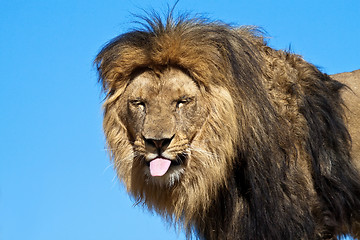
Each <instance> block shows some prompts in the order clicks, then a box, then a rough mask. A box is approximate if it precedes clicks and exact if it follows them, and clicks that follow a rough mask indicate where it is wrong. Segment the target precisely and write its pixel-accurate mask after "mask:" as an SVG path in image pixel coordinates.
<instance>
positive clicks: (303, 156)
mask: <svg viewBox="0 0 360 240" xmlns="http://www.w3.org/2000/svg"><path fill="white" fill-rule="evenodd" d="M146 20H147V25H146V27H145V28H144V29H138V30H134V31H131V32H128V33H125V34H122V35H120V36H118V37H116V38H115V39H113V40H112V41H111V42H110V43H108V44H107V45H106V46H105V47H104V48H103V49H102V51H101V52H100V53H99V55H98V56H97V58H96V60H95V63H96V65H97V67H98V71H99V76H100V79H101V81H102V84H103V88H104V90H105V92H106V94H107V96H106V101H105V103H104V131H105V135H106V139H107V143H108V145H109V148H110V150H111V151H110V152H111V157H112V158H113V159H114V163H115V167H116V170H117V172H118V175H119V178H120V179H121V180H122V181H123V182H124V184H125V186H126V187H127V190H128V191H129V192H130V193H131V194H132V196H133V197H134V198H135V199H136V200H137V201H138V202H140V203H145V204H146V205H147V206H148V208H149V209H150V210H155V211H156V212H158V213H159V214H161V215H162V216H164V217H166V218H167V220H170V221H171V220H172V221H175V222H179V223H182V225H183V226H184V227H185V228H186V229H187V230H188V233H190V232H192V231H193V230H194V231H195V232H196V233H197V234H198V236H199V237H200V238H204V239H332V238H335V237H336V235H339V234H340V235H341V234H345V233H349V232H350V233H352V234H353V235H354V236H359V232H356V231H358V230H356V229H354V228H353V226H352V223H353V222H355V221H359V220H360V176H359V173H358V172H357V171H356V170H355V168H354V166H353V163H352V160H351V157H350V149H351V140H350V136H349V134H348V131H347V129H346V126H345V125H344V122H343V114H344V110H343V102H342V99H341V97H340V91H341V90H342V89H344V85H343V84H341V83H340V82H338V81H335V80H333V79H331V78H330V77H329V76H328V75H326V74H323V73H321V72H320V71H319V70H318V69H317V68H316V67H314V66H313V65H311V64H309V63H307V62H306V61H304V60H303V59H302V58H301V57H300V56H298V55H294V54H291V53H288V52H284V51H276V50H273V49H272V48H270V47H268V46H267V44H266V43H265V42H264V40H263V38H262V37H261V36H260V34H259V32H258V31H257V30H256V29H253V28H249V27H242V28H233V27H231V26H228V25H226V24H223V23H219V22H211V21H208V20H204V19H194V18H186V17H180V18H179V19H176V20H174V19H173V18H172V17H171V16H169V17H168V19H167V20H166V21H165V22H162V20H161V19H160V18H159V17H152V18H149V19H146ZM164 66H172V67H176V68H179V69H182V70H183V71H184V72H186V74H188V75H189V76H191V77H192V78H193V79H194V81H195V82H196V83H197V85H198V86H199V88H200V89H202V91H203V93H204V95H205V96H206V98H207V99H208V102H207V103H206V104H207V107H208V108H209V109H211V112H210V113H209V117H208V119H207V122H206V123H204V127H203V128H202V129H201V131H200V130H199V133H198V134H200V135H201V134H202V135H203V136H206V139H207V141H203V145H202V146H199V147H200V148H201V149H202V150H203V151H202V152H197V153H194V154H193V155H192V157H194V158H197V161H192V163H193V164H194V165H192V166H188V168H187V170H186V172H185V173H184V176H183V180H180V181H179V183H178V184H176V185H174V186H172V187H167V186H157V185H151V184H148V182H146V180H144V179H143V178H142V177H141V176H139V174H138V172H137V171H136V168H137V165H136V164H137V161H135V160H134V161H133V159H136V157H137V156H136V155H134V153H133V147H132V143H131V141H130V140H129V137H128V132H127V128H126V126H125V125H124V123H123V118H125V117H126V116H124V115H126V114H125V113H124V111H123V106H122V103H119V101H118V99H119V97H120V96H121V94H122V93H123V92H124V90H125V88H126V86H127V84H128V83H129V82H130V81H131V79H132V78H133V77H134V74H137V72H138V71H139V69H145V68H149V69H156V68H159V67H164ZM214 89H223V91H214ZM352 228H353V230H351V229H352ZM356 234H357V235H356Z"/></svg>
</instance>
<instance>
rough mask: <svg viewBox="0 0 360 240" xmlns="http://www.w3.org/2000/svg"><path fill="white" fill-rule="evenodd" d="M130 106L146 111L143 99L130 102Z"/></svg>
mask: <svg viewBox="0 0 360 240" xmlns="http://www.w3.org/2000/svg"><path fill="white" fill-rule="evenodd" d="M130 104H131V105H132V106H134V107H137V108H140V109H145V101H143V100H141V99H135V100H130Z"/></svg>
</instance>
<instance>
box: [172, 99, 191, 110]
mask: <svg viewBox="0 0 360 240" xmlns="http://www.w3.org/2000/svg"><path fill="white" fill-rule="evenodd" d="M191 101H192V98H191V97H182V98H180V99H179V100H177V101H176V107H177V108H181V107H182V106H184V105H186V104H188V103H190V102H191Z"/></svg>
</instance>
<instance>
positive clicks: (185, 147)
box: [104, 67, 238, 217]
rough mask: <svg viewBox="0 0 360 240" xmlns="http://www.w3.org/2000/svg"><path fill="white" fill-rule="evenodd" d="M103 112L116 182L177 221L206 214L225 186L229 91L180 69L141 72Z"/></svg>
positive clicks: (232, 132) (232, 133)
mask: <svg viewBox="0 0 360 240" xmlns="http://www.w3.org/2000/svg"><path fill="white" fill-rule="evenodd" d="M124 82H125V81H124ZM120 83H122V82H120ZM104 110H105V114H104V130H105V135H106V139H107V143H108V146H109V148H110V152H111V154H112V157H113V159H114V165H115V168H116V170H117V173H118V176H119V178H120V179H121V180H122V181H123V182H124V184H125V186H126V188H127V190H128V191H129V192H130V193H131V194H132V195H133V196H134V197H135V198H136V199H138V201H140V202H145V203H146V204H147V206H148V207H149V208H150V209H154V208H155V210H156V211H158V212H159V213H163V212H171V213H173V214H174V215H175V216H178V217H179V216H182V215H183V213H184V211H186V212H189V213H190V212H194V211H196V209H199V208H206V207H207V204H209V201H208V200H207V199H209V198H210V196H211V195H214V194H216V189H217V188H218V186H219V185H221V184H225V179H226V177H227V174H228V173H229V171H228V169H229V166H231V161H232V160H233V156H234V145H235V138H236V136H237V134H238V131H237V128H234V126H236V121H237V119H236V115H235V114H234V112H235V106H234V104H233V99H232V97H231V94H230V92H229V91H228V90H226V88H224V87H221V86H215V85H209V86H203V85H201V84H200V83H198V82H197V81H195V80H194V79H193V78H191V77H190V76H189V75H188V74H186V73H184V72H183V71H182V70H179V69H178V68H171V67H169V68H166V69H165V70H163V71H158V70H156V71H154V70H146V71H143V72H141V73H138V74H136V75H135V77H132V78H131V79H129V80H128V81H127V82H126V84H123V85H119V86H118V87H117V88H116V89H114V91H113V93H112V95H111V96H108V98H107V99H106V101H105V103H104ZM204 179H205V180H204ZM185 209H187V210H185Z"/></svg>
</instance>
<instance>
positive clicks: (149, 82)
mask: <svg viewBox="0 0 360 240" xmlns="http://www.w3.org/2000/svg"><path fill="white" fill-rule="evenodd" d="M122 100H123V101H122V104H124V105H125V106H124V107H126V113H125V114H124V116H126V117H125V118H124V119H123V121H124V123H125V125H126V128H127V129H128V135H129V139H130V142H132V143H133V151H134V155H135V156H136V157H137V159H138V161H139V165H138V166H139V168H141V171H142V173H141V172H140V173H139V172H138V174H143V175H144V177H145V178H148V179H151V181H153V182H156V183H166V184H167V185H169V184H170V185H172V184H174V183H175V182H177V181H178V180H179V178H180V177H181V175H182V173H183V172H184V171H185V169H186V166H187V161H188V159H189V158H190V156H189V155H191V150H190V149H191V145H192V142H193V141H194V140H195V139H196V138H195V137H196V134H197V131H198V130H199V129H200V128H201V126H202V124H203V123H204V121H205V119H206V115H207V113H206V109H205V106H204V104H203V102H204V99H203V96H202V95H201V93H200V89H199V87H198V86H197V85H196V83H195V82H194V81H193V79H191V78H190V77H189V76H188V75H186V74H185V73H183V72H182V71H181V70H178V69H174V68H172V69H167V70H165V71H164V72H162V73H155V72H153V71H145V72H143V73H141V74H139V75H138V76H136V77H135V78H134V79H133V80H132V81H131V82H130V83H129V85H128V86H127V87H126V90H125V92H124V93H123V96H122Z"/></svg>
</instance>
